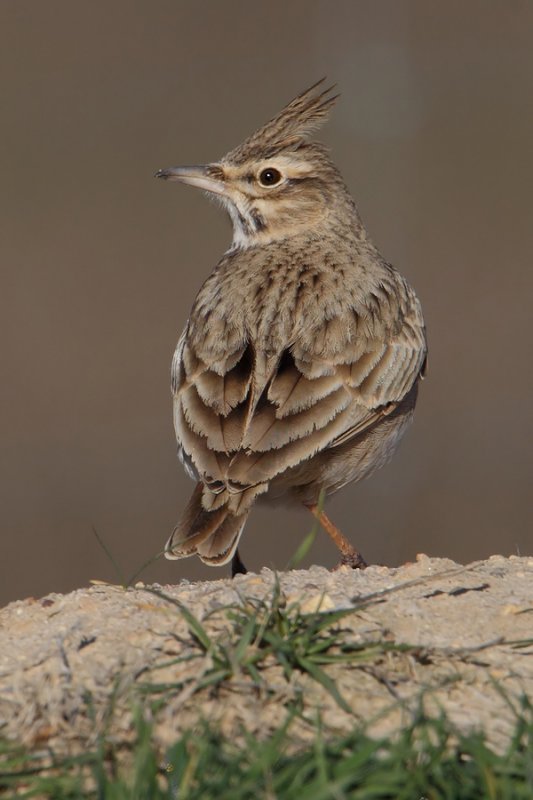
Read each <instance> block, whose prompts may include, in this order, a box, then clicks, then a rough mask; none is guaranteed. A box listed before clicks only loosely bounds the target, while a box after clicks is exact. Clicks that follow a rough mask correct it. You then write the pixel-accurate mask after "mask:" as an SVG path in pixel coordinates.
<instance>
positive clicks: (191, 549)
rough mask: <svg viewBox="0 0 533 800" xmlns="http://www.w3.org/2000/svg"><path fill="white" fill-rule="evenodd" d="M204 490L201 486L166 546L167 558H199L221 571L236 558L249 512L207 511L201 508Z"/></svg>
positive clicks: (199, 485)
mask: <svg viewBox="0 0 533 800" xmlns="http://www.w3.org/2000/svg"><path fill="white" fill-rule="evenodd" d="M203 490H204V486H203V484H202V483H201V482H199V483H198V484H197V485H196V488H195V490H194V492H193V494H192V497H191V499H190V500H189V502H188V504H187V507H186V508H185V512H184V514H183V517H182V518H181V520H180V522H179V523H178V525H176V527H175V528H174V530H173V531H172V535H171V536H170V539H169V540H168V542H167V543H166V545H165V556H166V558H169V559H177V558H187V557H188V556H192V555H195V554H196V555H198V556H199V557H200V558H201V560H202V561H203V562H204V563H205V564H209V565H210V566H212V567H221V566H222V565H223V564H227V562H228V561H231V559H232V558H233V555H234V553H235V550H236V549H237V545H238V543H239V539H240V537H241V533H242V530H243V528H244V525H245V523H246V520H247V518H248V513H249V509H246V511H244V512H243V513H242V514H232V513H231V511H230V510H229V509H228V507H227V505H222V506H220V507H219V508H215V509H213V510H211V511H206V509H205V508H204V507H203V505H202V494H203Z"/></svg>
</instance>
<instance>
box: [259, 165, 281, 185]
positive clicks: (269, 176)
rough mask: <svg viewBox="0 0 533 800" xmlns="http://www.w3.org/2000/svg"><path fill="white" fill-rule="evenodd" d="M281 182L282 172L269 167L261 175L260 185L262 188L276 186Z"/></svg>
mask: <svg viewBox="0 0 533 800" xmlns="http://www.w3.org/2000/svg"><path fill="white" fill-rule="evenodd" d="M280 180H281V172H279V171H278V170H277V169H274V167H267V168H266V169H264V170H262V172H261V173H260V174H259V183H260V184H261V185H262V186H275V185H276V183H279V182H280Z"/></svg>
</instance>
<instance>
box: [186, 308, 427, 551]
mask: <svg viewBox="0 0 533 800" xmlns="http://www.w3.org/2000/svg"><path fill="white" fill-rule="evenodd" d="M417 314H418V316H417ZM352 316H353V315H352ZM349 319H352V317H350V315H348V316H346V314H344V315H343V316H342V317H339V318H332V319H328V320H326V321H324V323H323V326H322V329H321V330H320V331H318V332H317V334H316V336H313V337H312V349H311V348H309V347H308V348H307V349H306V348H305V347H304V345H303V339H302V337H300V338H299V339H298V340H297V341H295V342H294V344H293V345H292V346H291V347H290V348H289V349H287V350H285V351H283V352H281V353H278V354H277V355H276V353H275V352H272V351H267V350H261V348H257V346H256V347H255V348H252V346H251V345H250V344H248V345H247V344H246V342H244V343H243V342H242V337H241V338H239V337H237V338H236V340H235V341H236V342H237V343H238V347H237V348H236V349H234V347H235V345H233V346H232V347H230V348H229V349H230V350H232V352H230V353H229V354H228V353H226V354H223V349H222V348H221V346H220V342H219V341H217V342H216V344H214V345H213V351H212V352H213V356H212V358H209V356H208V355H206V350H205V347H204V348H203V349H202V358H199V357H198V356H197V355H196V354H195V352H194V347H193V341H192V340H191V339H187V334H185V338H184V339H182V340H181V341H180V345H179V346H178V349H177V351H176V356H175V359H174V363H173V384H174V391H175V398H174V400H175V427H176V434H177V437H178V441H179V444H180V446H181V447H182V448H183V451H184V453H185V454H186V456H187V457H188V458H189V459H190V461H191V462H192V463H193V464H194V467H195V469H196V471H197V473H198V475H199V477H200V479H201V480H203V481H204V482H205V483H206V484H207V485H208V486H216V492H215V489H213V491H212V492H211V494H210V497H211V501H210V507H211V508H212V509H213V512H214V511H216V510H217V509H223V508H224V507H226V505H227V503H228V502H229V500H228V499H227V498H228V497H232V498H238V497H240V498H241V499H239V500H237V499H235V500H232V501H231V502H232V508H233V512H232V513H234V515H238V513H239V508H240V507H241V505H242V503H243V502H244V501H243V499H242V498H244V497H245V496H246V493H247V492H248V491H250V490H251V489H253V490H254V492H255V491H256V490H255V489H254V487H260V488H257V491H258V492H259V491H261V492H262V491H265V490H266V488H268V482H269V481H270V480H271V479H272V478H273V477H275V476H276V475H279V474H280V473H281V472H283V471H284V470H286V469H288V468H290V467H293V466H295V465H296V464H298V463H299V462H300V461H303V460H305V459H309V458H311V457H312V456H313V455H315V454H316V453H317V452H319V451H320V450H324V449H327V448H329V447H335V446H337V445H339V444H341V443H343V442H345V441H348V440H349V439H351V438H353V437H356V436H359V435H360V434H361V433H362V432H364V431H365V430H366V429H367V428H369V427H370V426H372V425H374V424H375V423H376V422H377V421H378V420H379V419H380V418H381V417H382V416H384V415H386V414H388V413H390V411H391V410H392V409H394V408H395V407H396V405H397V403H398V402H399V401H400V400H401V399H402V398H403V397H405V395H406V394H407V393H408V392H409V390H410V389H411V388H412V386H413V384H414V383H415V382H416V380H417V378H418V377H419V376H420V370H421V368H422V365H423V361H424V357H425V337H424V329H423V323H422V318H421V316H420V315H419V312H418V311H417V308H416V307H415V309H414V312H413V313H412V314H411V316H409V315H408V314H405V315H404V317H403V318H402V317H400V320H402V323H401V325H400V324H399V323H395V324H396V325H397V328H396V331H395V333H394V334H393V333H392V332H391V333H390V334H388V335H387V336H385V335H384V336H383V337H381V338H378V339H376V338H375V337H365V335H363V333H361V330H360V329H359V330H358V331H357V332H356V331H355V329H354V327H353V325H352V326H351V327H350V325H347V324H346V320H348V321H349ZM398 327H399V328H400V329H399V331H398ZM343 332H344V333H343ZM356 333H357V335H356ZM343 335H344V339H343ZM287 339H290V336H288V337H287ZM339 342H340V344H339ZM317 354H320V355H317ZM250 497H251V495H250ZM252 499H253V498H252ZM236 503H237V504H238V505H235V504H236ZM245 507H246V508H247V507H249V503H248V501H247V500H246V502H244V505H242V508H243V509H244V508H245ZM221 535H222V534H221ZM228 547H229V545H228ZM215 549H219V550H220V549H221V547H219V544H217V545H216V547H215ZM222 549H223V548H222ZM228 552H229V551H228ZM205 557H206V558H211V556H210V555H209V553H207V551H206V554H205Z"/></svg>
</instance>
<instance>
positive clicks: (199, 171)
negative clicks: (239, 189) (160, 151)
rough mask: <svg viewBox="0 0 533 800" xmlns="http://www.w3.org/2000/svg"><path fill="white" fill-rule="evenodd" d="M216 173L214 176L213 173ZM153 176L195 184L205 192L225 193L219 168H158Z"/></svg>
mask: <svg viewBox="0 0 533 800" xmlns="http://www.w3.org/2000/svg"><path fill="white" fill-rule="evenodd" d="M214 173H215V174H216V173H218V175H217V176H216V177H215V174H214ZM154 178H163V179H164V180H166V181H180V182H181V183H188V184H189V185H190V186H197V187H198V189H203V190H204V191H205V192H211V193H212V194H226V193H227V190H226V184H225V183H224V180H223V177H222V171H221V170H217V171H215V170H213V168H212V167H211V168H210V167H209V166H206V167H168V168H167V169H159V170H158V171H157V172H156V173H155V175H154Z"/></svg>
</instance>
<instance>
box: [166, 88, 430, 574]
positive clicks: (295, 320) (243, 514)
mask: <svg viewBox="0 0 533 800" xmlns="http://www.w3.org/2000/svg"><path fill="white" fill-rule="evenodd" d="M324 82H325V79H324V78H323V79H322V80H320V81H318V82H317V83H315V84H313V86H311V87H310V88H309V89H307V90H305V91H304V92H302V93H300V94H299V95H297V96H296V97H295V98H294V99H293V100H292V101H291V102H289V103H288V105H286V106H285V107H284V108H283V109H282V110H281V111H280V112H279V113H278V114H277V115H276V116H274V117H273V118H272V119H271V120H270V121H269V122H267V123H266V124H265V125H263V126H262V127H260V128H259V129H258V130H256V131H255V132H254V133H253V134H252V135H251V136H249V137H248V138H247V139H246V140H245V141H244V142H242V144H240V145H239V146H238V147H236V148H234V149H233V150H231V151H230V152H229V153H227V154H226V155H225V156H224V157H222V158H221V159H219V160H217V161H215V162H212V163H208V164H206V165H204V166H189V167H183V166H180V167H170V168H167V169H160V170H158V171H157V172H156V173H155V176H156V177H157V178H160V179H163V180H166V181H178V182H180V183H184V184H189V185H191V186H195V187H197V188H199V189H201V190H203V191H204V192H205V193H207V195H208V196H210V197H211V198H215V199H216V200H218V201H219V202H220V203H221V205H222V207H223V208H224V210H225V211H226V212H227V213H228V214H229V217H230V219H231V223H232V228H233V238H232V241H231V245H230V247H229V249H228V250H227V251H226V252H225V253H224V254H223V256H222V258H221V259H220V261H219V262H218V263H217V265H216V266H215V268H214V269H213V271H212V272H211V274H210V275H209V277H208V278H207V280H206V281H205V282H204V284H203V286H202V287H201V288H200V290H199V292H198V294H197V296H196V299H195V300H194V302H193V305H192V309H191V312H190V316H189V319H188V320H187V323H186V325H185V329H184V331H183V333H182V335H181V337H180V339H179V342H178V344H177V347H176V350H175V353H174V357H173V360H172V368H171V387H172V396H173V409H174V427H175V432H176V438H177V444H178V454H179V457H180V460H181V461H182V463H183V465H184V467H185V470H186V471H187V473H188V474H189V475H190V476H191V477H192V478H193V479H194V480H195V481H196V487H195V489H194V491H193V493H192V496H191V498H190V500H189V502H188V504H187V506H186V508H185V510H184V512H183V515H182V517H181V519H180V521H179V523H178V524H177V526H176V527H175V528H174V530H173V532H172V535H171V536H170V538H169V540H168V542H167V544H166V547H165V550H164V553H165V556H166V557H167V558H169V559H180V558H185V557H188V556H192V555H194V554H196V555H197V556H199V557H200V559H201V560H202V561H203V562H204V563H205V564H208V565H211V566H221V565H224V564H227V563H229V562H231V572H232V575H236V574H239V573H244V572H246V567H245V566H244V564H243V562H242V560H241V558H240V555H239V551H238V543H239V540H240V537H241V534H242V532H243V529H244V526H245V524H246V521H247V518H248V516H249V513H250V510H251V508H252V506H253V505H254V503H255V502H256V501H266V502H267V503H278V502H281V503H289V504H291V503H297V504H298V503H301V504H303V505H304V506H305V507H307V508H308V509H309V510H310V511H311V513H312V514H313V515H314V516H315V517H316V518H317V519H318V521H319V522H320V523H321V526H322V528H323V529H324V530H325V531H326V533H328V534H329V535H330V537H331V538H332V540H333V541H334V543H335V544H336V546H337V547H338V549H339V550H340V554H341V561H340V565H343V564H344V565H346V566H349V567H353V568H364V567H365V566H366V561H365V559H364V558H363V556H362V554H361V553H360V552H359V550H358V549H357V548H356V547H355V546H354V545H353V544H352V543H351V542H350V541H349V540H348V539H347V537H345V536H344V534H343V533H342V532H341V531H340V529H339V528H338V527H337V526H336V525H335V524H334V523H333V522H332V521H331V520H330V518H329V517H328V516H327V515H326V512H325V510H324V507H323V498H324V497H325V496H329V495H330V494H332V493H333V492H336V491H337V490H339V489H341V488H342V487H343V486H345V485H347V484H349V483H353V482H355V481H359V480H361V479H362V478H365V477H367V476H368V475H370V474H371V473H373V472H374V471H375V470H376V469H378V468H379V467H381V466H382V465H384V464H385V463H386V462H387V461H388V460H389V459H390V457H391V456H392V454H393V452H394V451H395V449H396V447H397V445H398V443H399V441H400V439H401V437H402V436H403V434H404V432H405V430H406V428H407V427H408V426H409V423H410V422H411V420H412V417H413V412H414V409H415V403H416V399H417V393H418V386H419V382H420V379H421V378H422V377H423V375H424V371H425V366H426V357H427V340H426V328H425V324H424V319H423V315H422V310H421V305H420V302H419V300H418V298H417V296H416V294H415V292H414V290H413V289H412V288H411V287H410V285H409V284H408V283H407V281H406V279H405V278H404V277H402V275H401V274H400V273H399V272H398V271H397V270H396V269H395V268H394V267H393V266H391V265H390V264H389V263H388V262H387V261H386V260H385V259H384V258H383V257H382V256H381V254H380V252H379V251H378V249H377V248H376V246H375V245H374V244H373V242H372V240H371V239H370V237H369V235H368V233H367V231H366V228H365V226H364V224H363V222H362V220H361V217H360V215H359V211H358V209H357V206H356V204H355V201H354V200H353V198H352V196H351V194H350V192H349V190H348V188H347V186H346V184H345V182H344V180H343V178H342V176H341V174H340V172H339V170H338V169H337V167H336V166H335V165H334V163H333V161H332V159H331V156H330V153H329V151H328V149H327V148H326V147H325V146H324V145H323V144H321V143H320V142H318V141H316V140H315V139H314V137H313V135H312V134H313V132H314V131H315V130H316V129H317V128H318V127H319V126H320V125H321V124H322V123H324V122H325V121H326V119H327V118H328V116H329V114H330V111H331V109H332V107H333V105H334V104H335V103H336V101H337V99H338V97H339V96H340V95H339V94H338V93H335V91H336V87H335V86H331V87H329V88H324ZM340 565H339V566H340Z"/></svg>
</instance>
